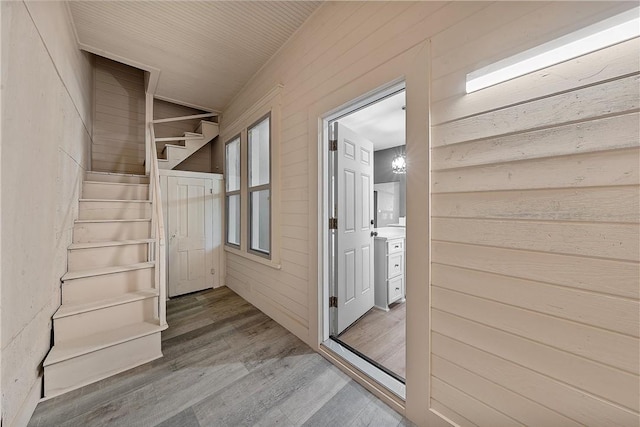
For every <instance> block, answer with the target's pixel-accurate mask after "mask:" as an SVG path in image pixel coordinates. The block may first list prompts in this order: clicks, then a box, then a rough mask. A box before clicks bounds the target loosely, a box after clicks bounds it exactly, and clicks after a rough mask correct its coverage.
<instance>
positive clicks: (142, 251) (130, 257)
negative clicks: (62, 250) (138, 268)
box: [68, 243, 149, 271]
mask: <svg viewBox="0 0 640 427" xmlns="http://www.w3.org/2000/svg"><path fill="white" fill-rule="evenodd" d="M148 246H149V245H148V244H146V243H140V244H135V245H118V246H104V247H99V248H83V249H72V250H69V258H68V260H69V261H68V262H69V264H68V271H78V270H88V269H90V268H101V267H115V266H117V265H129V264H137V263H140V262H147V258H148V250H149V248H148Z"/></svg>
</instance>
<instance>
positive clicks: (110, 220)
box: [75, 218, 151, 224]
mask: <svg viewBox="0 0 640 427" xmlns="http://www.w3.org/2000/svg"><path fill="white" fill-rule="evenodd" d="M75 222H76V223H77V224H82V223H91V222H151V218H132V219H76V220H75Z"/></svg>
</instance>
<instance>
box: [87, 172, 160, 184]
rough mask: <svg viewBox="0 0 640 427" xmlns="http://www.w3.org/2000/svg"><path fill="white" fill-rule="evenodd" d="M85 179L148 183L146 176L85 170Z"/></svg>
mask: <svg viewBox="0 0 640 427" xmlns="http://www.w3.org/2000/svg"><path fill="white" fill-rule="evenodd" d="M85 180H87V181H100V182H121V183H124V184H148V183H149V177H147V176H144V175H142V176H127V175H113V174H104V173H94V172H87V173H86V174H85Z"/></svg>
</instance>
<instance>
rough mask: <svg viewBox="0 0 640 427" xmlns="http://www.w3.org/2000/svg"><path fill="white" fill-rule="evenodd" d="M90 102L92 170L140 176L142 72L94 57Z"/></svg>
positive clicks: (143, 118) (142, 154)
mask: <svg viewBox="0 0 640 427" xmlns="http://www.w3.org/2000/svg"><path fill="white" fill-rule="evenodd" d="M94 102H95V106H94V114H95V120H94V123H93V145H92V148H91V166H92V169H93V170H95V171H104V172H119V173H136V174H144V120H145V116H144V109H145V104H144V102H145V94H144V72H143V71H142V70H139V69H137V68H133V67H130V66H128V65H125V64H121V63H119V62H115V61H112V60H110V59H107V58H103V57H101V56H96V61H95V78H94Z"/></svg>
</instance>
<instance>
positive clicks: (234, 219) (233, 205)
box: [227, 194, 240, 246]
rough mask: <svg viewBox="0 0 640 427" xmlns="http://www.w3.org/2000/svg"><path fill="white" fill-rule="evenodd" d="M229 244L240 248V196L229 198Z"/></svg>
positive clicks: (235, 195)
mask: <svg viewBox="0 0 640 427" xmlns="http://www.w3.org/2000/svg"><path fill="white" fill-rule="evenodd" d="M227 242H228V243H231V244H233V245H238V246H240V195H239V194H234V195H233V196H227Z"/></svg>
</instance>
